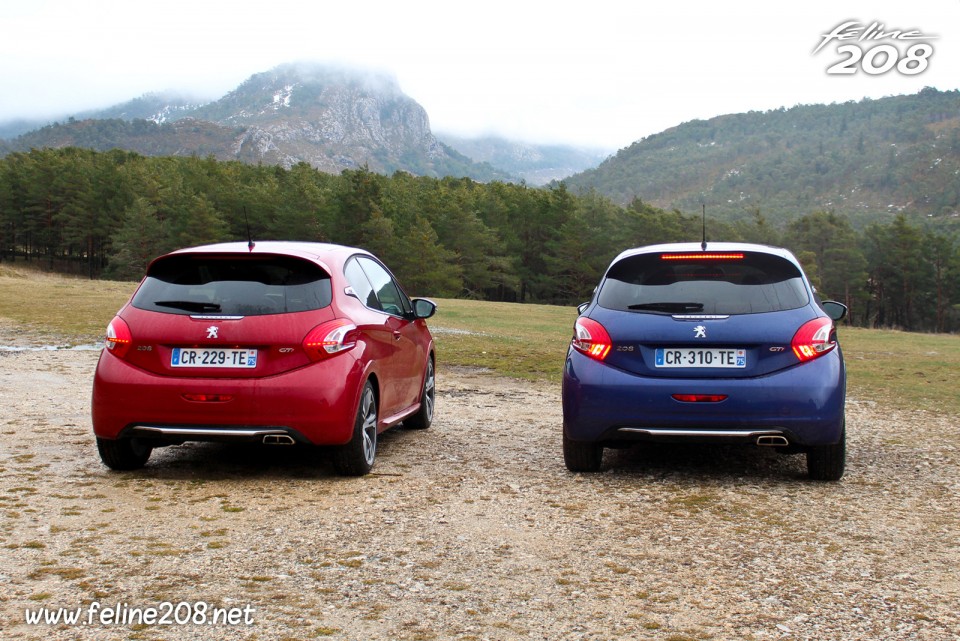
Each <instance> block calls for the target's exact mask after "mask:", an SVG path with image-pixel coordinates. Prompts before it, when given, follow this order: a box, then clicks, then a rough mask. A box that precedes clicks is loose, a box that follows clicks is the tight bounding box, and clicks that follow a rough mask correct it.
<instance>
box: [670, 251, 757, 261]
mask: <svg viewBox="0 0 960 641" xmlns="http://www.w3.org/2000/svg"><path fill="white" fill-rule="evenodd" d="M660 260H743V254H742V253H740V252H722V253H717V252H713V253H709V254H708V253H706V252H703V253H699V254H660Z"/></svg>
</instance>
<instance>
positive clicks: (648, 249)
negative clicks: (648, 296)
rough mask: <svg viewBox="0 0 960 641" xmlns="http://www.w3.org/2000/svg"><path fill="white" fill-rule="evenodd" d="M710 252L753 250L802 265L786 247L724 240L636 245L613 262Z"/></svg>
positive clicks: (753, 251)
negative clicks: (640, 257) (654, 256)
mask: <svg viewBox="0 0 960 641" xmlns="http://www.w3.org/2000/svg"><path fill="white" fill-rule="evenodd" d="M701 252H702V253H710V252H752V253H760V254H769V255H771V256H779V257H780V258H783V259H785V260H788V261H790V262H791V263H793V264H794V265H796V266H797V267H800V262H799V261H798V260H797V258H796V256H794V255H793V254H792V253H791V252H790V251H789V250H787V249H784V248H783V247H774V246H772V245H758V244H754V243H724V242H709V243H706V248H704V246H703V244H702V243H664V244H660V245H646V246H644V247H634V248H633V249H627V250H624V251H622V252H620V255H618V256H617V257H616V258H614V259H613V261H612V262H611V265H612V264H613V263H616V262H619V261H620V260H622V259H624V258H628V257H630V256H640V255H642V254H658V253H684V254H698V253H701Z"/></svg>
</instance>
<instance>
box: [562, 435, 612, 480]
mask: <svg viewBox="0 0 960 641" xmlns="http://www.w3.org/2000/svg"><path fill="white" fill-rule="evenodd" d="M563 462H564V463H566V465H567V469H568V470H570V471H571V472H599V471H600V464H601V463H602V462H603V446H602V445H599V444H597V443H585V442H583V441H571V440H570V439H568V438H567V435H566V434H564V435H563Z"/></svg>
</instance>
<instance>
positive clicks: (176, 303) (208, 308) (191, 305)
mask: <svg viewBox="0 0 960 641" xmlns="http://www.w3.org/2000/svg"><path fill="white" fill-rule="evenodd" d="M154 305H156V306H157V307H173V308H175V309H182V310H184V311H188V312H219V311H220V305H219V304H217V303H204V302H202V301H196V300H158V301H156V302H154Z"/></svg>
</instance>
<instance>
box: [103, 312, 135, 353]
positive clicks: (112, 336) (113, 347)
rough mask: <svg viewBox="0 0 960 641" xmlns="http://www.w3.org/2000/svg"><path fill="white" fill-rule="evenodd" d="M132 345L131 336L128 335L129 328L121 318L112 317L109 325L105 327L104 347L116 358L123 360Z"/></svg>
mask: <svg viewBox="0 0 960 641" xmlns="http://www.w3.org/2000/svg"><path fill="white" fill-rule="evenodd" d="M132 343H133V334H131V333H130V327H129V326H128V325H127V323H126V322H125V321H124V320H123V319H122V318H120V317H119V316H114V318H113V320H112V321H110V324H109V325H107V336H106V338H105V339H104V346H105V347H106V348H107V349H108V350H109V351H110V353H111V354H113V355H114V356H116V357H117V358H123V357H124V355H125V354H126V353H127V351H128V350H129V349H130V345H131V344H132Z"/></svg>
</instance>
